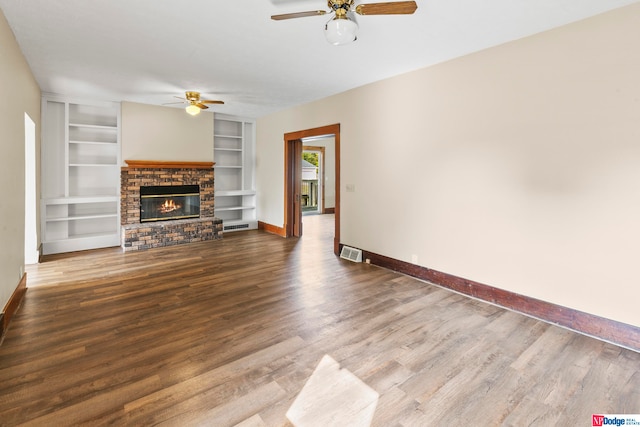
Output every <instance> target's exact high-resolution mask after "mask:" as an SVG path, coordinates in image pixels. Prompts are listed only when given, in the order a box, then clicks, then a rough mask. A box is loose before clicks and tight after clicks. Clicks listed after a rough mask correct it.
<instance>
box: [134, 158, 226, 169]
mask: <svg viewBox="0 0 640 427" xmlns="http://www.w3.org/2000/svg"><path fill="white" fill-rule="evenodd" d="M124 162H125V163H126V164H127V166H128V167H129V168H132V169H211V168H212V167H213V165H215V163H214V162H172V161H165V160H125V161H124ZM122 169H127V168H122Z"/></svg>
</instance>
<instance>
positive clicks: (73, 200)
mask: <svg viewBox="0 0 640 427" xmlns="http://www.w3.org/2000/svg"><path fill="white" fill-rule="evenodd" d="M43 201H44V203H45V204H46V205H73V204H80V203H102V202H119V201H120V196H118V195H113V196H111V195H103V196H70V197H51V198H48V199H44V200H43Z"/></svg>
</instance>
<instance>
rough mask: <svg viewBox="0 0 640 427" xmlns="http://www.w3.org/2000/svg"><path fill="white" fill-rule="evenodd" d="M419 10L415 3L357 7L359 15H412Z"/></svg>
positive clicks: (404, 2) (405, 2)
mask: <svg viewBox="0 0 640 427" xmlns="http://www.w3.org/2000/svg"><path fill="white" fill-rule="evenodd" d="M417 8H418V5H417V4H416V2H415V1H397V2H389V3H369V4H359V5H358V6H356V13H357V14H359V15H411V14H412V13H413V12H415V11H416V9H417Z"/></svg>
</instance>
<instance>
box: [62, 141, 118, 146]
mask: <svg viewBox="0 0 640 427" xmlns="http://www.w3.org/2000/svg"><path fill="white" fill-rule="evenodd" d="M69 144H96V145H109V144H112V145H114V146H115V145H118V143H117V142H113V141H69Z"/></svg>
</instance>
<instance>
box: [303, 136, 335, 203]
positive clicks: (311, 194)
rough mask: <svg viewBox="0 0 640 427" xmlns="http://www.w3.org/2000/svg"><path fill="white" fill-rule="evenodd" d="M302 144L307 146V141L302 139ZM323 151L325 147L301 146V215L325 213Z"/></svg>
mask: <svg viewBox="0 0 640 427" xmlns="http://www.w3.org/2000/svg"><path fill="white" fill-rule="evenodd" d="M331 142H332V143H333V138H331ZM302 143H303V144H307V143H308V141H307V139H306V138H305V139H303V140H302ZM325 151H326V150H325V147H318V146H311V145H303V146H302V189H301V195H302V200H301V202H300V203H301V206H302V215H314V214H323V213H326V212H325V206H326V201H325V175H326V170H325V155H326V154H325Z"/></svg>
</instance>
